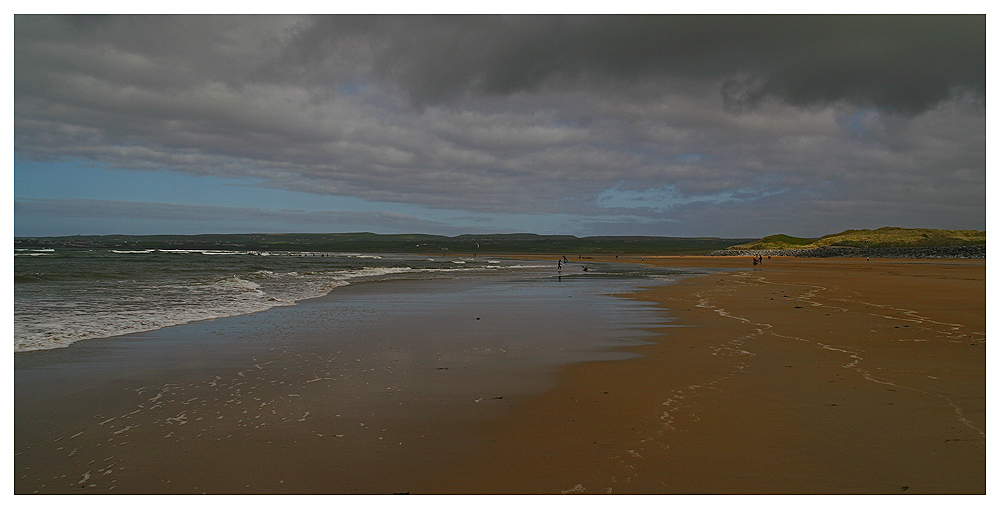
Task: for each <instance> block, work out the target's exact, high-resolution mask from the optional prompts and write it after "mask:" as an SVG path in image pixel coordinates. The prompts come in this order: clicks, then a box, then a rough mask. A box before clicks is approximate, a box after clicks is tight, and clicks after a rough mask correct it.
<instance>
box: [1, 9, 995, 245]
mask: <svg viewBox="0 0 1000 509" xmlns="http://www.w3.org/2000/svg"><path fill="white" fill-rule="evenodd" d="M985 87H986V18H985V16H918V17H899V16H889V17H878V16H859V17H849V16H830V15H827V16H812V17H788V16H734V17H733V16H625V17H619V16H317V17H309V16H111V17H58V16H15V18H14V211H15V212H14V234H15V235H18V236H31V235H71V234H111V233H133V234H153V233H212V232H220V233H227V232H348V231H371V232H377V233H406V232H412V233H436V234H444V235H456V234H460V233H491V232H534V233H543V234H548V233H559V234H573V235H579V236H583V235H667V236H719V237H759V236H764V235H770V234H774V233H787V234H791V235H798V236H820V235H824V234H828V233H835V232H839V231H842V230H845V229H848V228H878V227H881V226H904V227H930V228H947V229H966V228H972V229H985V228H986V132H985V131H986V106H985V105H986V91H985Z"/></svg>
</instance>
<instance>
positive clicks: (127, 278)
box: [14, 248, 685, 352]
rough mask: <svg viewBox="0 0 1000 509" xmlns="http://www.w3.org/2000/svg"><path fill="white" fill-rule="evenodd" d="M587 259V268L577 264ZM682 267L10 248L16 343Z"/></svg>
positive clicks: (666, 274)
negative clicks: (507, 283) (450, 281)
mask: <svg viewBox="0 0 1000 509" xmlns="http://www.w3.org/2000/svg"><path fill="white" fill-rule="evenodd" d="M584 266H587V268H588V270H587V271H586V272H584V271H583V270H582V269H583V267H584ZM684 272H685V271H677V270H667V269H646V268H642V267H637V266H634V265H627V264H612V263H589V262H587V261H586V260H573V259H569V261H568V262H567V263H566V264H565V266H564V267H563V270H562V271H557V260H555V259H553V260H551V261H548V260H514V259H507V258H500V257H490V256H467V257H459V256H427V255H402V254H362V253H318V252H304V253H301V252H277V251H275V252H266V251H263V252H262V251H236V250H221V249H220V250H185V249H141V250H127V249H70V248H59V249H16V250H15V252H14V351H15V352H24V351H32V350H48V349H55V348H63V347H67V346H69V345H71V344H73V343H75V342H77V341H82V340H87V339H94V338H105V337H112V336H119V335H124V334H131V333H136V332H145V331H152V330H157V329H162V328H164V327H169V326H173V325H179V324H184V323H190V322H195V321H200V320H208V319H214V318H223V317H230V316H239V315H246V314H251V313H255V312H259V311H264V310H267V309H270V308H274V307H277V306H290V305H294V304H296V303H298V302H301V301H303V300H306V299H311V298H315V297H320V296H323V295H326V294H328V293H330V292H331V291H333V290H335V289H337V288H340V287H344V286H347V285H352V284H357V283H361V282H371V281H379V280H386V279H406V278H467V277H498V276H499V277H518V278H526V279H543V278H560V279H562V278H580V277H586V278H602V277H603V278H615V279H621V278H628V279H634V278H642V279H649V280H655V279H670V278H671V277H674V276H676V275H678V274H682V273H684Z"/></svg>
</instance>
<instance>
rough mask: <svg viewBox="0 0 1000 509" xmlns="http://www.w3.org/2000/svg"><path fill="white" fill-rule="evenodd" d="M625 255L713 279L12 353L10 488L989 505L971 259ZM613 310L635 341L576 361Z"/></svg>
mask: <svg viewBox="0 0 1000 509" xmlns="http://www.w3.org/2000/svg"><path fill="white" fill-rule="evenodd" d="M551 258H552V259H555V257H551ZM613 259H614V258H613V257H611V258H607V260H609V261H613ZM595 261H600V260H595ZM620 261H623V262H624V261H633V262H636V263H644V264H654V265H659V266H674V267H697V266H703V267H712V268H728V269H732V270H728V271H724V272H718V273H713V274H710V275H700V276H684V277H678V278H677V279H676V280H675V281H674V282H673V283H672V284H665V285H655V286H650V287H649V288H647V289H638V290H636V291H634V292H631V291H628V292H620V291H619V292H616V289H618V290H620V288H618V287H609V288H608V289H607V293H622V295H620V296H619V297H617V298H615V299H613V300H616V301H621V302H622V303H626V302H628V303H632V304H629V305H628V306H632V307H629V308H628V309H627V310H628V313H625V312H623V311H621V310H617V308H615V307H614V306H613V305H608V304H606V303H603V301H600V300H599V299H597V300H593V301H588V302H589V304H588V305H586V306H580V305H575V304H576V303H574V305H573V306H566V305H565V303H566V302H569V301H570V300H571V299H570V298H569V294H549V293H545V294H538V295H534V294H524V295H522V294H518V295H519V296H518V298H517V299H513V300H511V302H513V303H514V304H511V305H510V306H508V307H503V308H502V309H498V308H497V307H496V306H486V305H485V304H487V303H490V302H495V299H493V298H491V296H490V295H485V294H480V293H476V290H475V287H473V286H466V287H462V289H460V290H455V289H454V288H453V287H449V288H447V289H445V288H443V287H440V286H438V287H435V283H434V282H421V283H419V284H422V285H424V286H423V287H417V286H412V285H411V286H405V285H396V286H395V287H393V288H394V289H393V290H392V293H390V294H389V295H388V296H387V294H386V293H385V288H386V287H385V286H382V287H378V288H376V287H377V286H378V285H370V286H366V285H357V287H351V289H350V290H349V291H347V292H341V293H340V294H338V295H347V293H351V299H347V298H346V297H343V298H342V300H340V301H338V300H337V299H336V298H333V297H331V298H324V299H316V300H315V301H314V302H311V303H308V304H302V305H299V306H293V307H291V308H276V309H274V310H270V311H268V312H264V313H257V314H255V315H248V316H243V317H236V318H232V319H225V320H218V321H210V322H203V323H199V324H189V325H185V326H179V327H173V328H168V329H163V330H162V331H158V332H157V333H151V334H138V335H133V336H130V337H125V339H123V338H109V339H107V340H91V341H86V342H82V343H80V344H79V347H80V348H85V349H86V354H87V355H85V356H83V357H82V358H81V357H80V356H79V355H77V356H75V357H74V358H73V360H72V361H70V360H69V354H68V353H66V352H63V353H60V352H28V355H24V354H18V356H17V357H16V358H15V458H14V460H15V469H14V473H15V483H14V484H15V493H18V494H26V493H34V492H38V493H84V492H87V493H315V494H353V493H362V494H364V493H375V494H391V493H412V494H448V493H469V494H479V493H483V494H493V493H498V494H516V493H525V494H559V493H580V494H606V493H611V494H628V493H644V494H685V493H695V494H707V493H719V494H752V493H774V494H785V493H788V494H931V493H936V494H967V493H968V494H976V493H985V492H986V435H985V431H986V422H985V417H986V412H985V410H986V336H985V334H986V318H985V316H986V305H985V298H986V290H985V288H986V286H985V284H986V283H985V279H986V269H985V261H984V260H968V261H967V260H871V261H866V260H864V259H797V258H787V259H786V258H774V259H767V260H764V263H763V265H762V266H760V267H753V266H752V265H751V263H750V260H749V259H748V258H700V257H664V258H651V257H644V258H642V259H639V257H634V258H633V257H624V256H622V257H621V260H620ZM559 291H563V290H562V289H560V290H559ZM338 292H340V290H338ZM366 292H367V293H366ZM331 295H333V294H331ZM553 295H557V296H560V297H561V298H562V300H557V299H555V298H554V297H553ZM424 296H437V297H431V298H424ZM573 298H578V299H579V298H581V296H580V295H579V294H573ZM352 299H353V300H352ZM347 303H350V305H348V304H347ZM415 303H423V304H420V305H419V306H418V305H417V304H415ZM338 305H340V306H341V307H340V308H337V306H338ZM421 306H422V307H421ZM477 306H479V307H477ZM293 308H297V309H294V313H295V315H294V316H295V318H294V320H295V321H294V322H293V323H292V325H293V328H292V329H289V323H290V322H289V321H288V320H289V318H288V317H287V316H285V315H282V313H288V312H290V311H289V310H292V309H293ZM657 309H660V310H662V312H661V313H657V312H656V310H657ZM331 310H336V312H332V311H331ZM598 310H610V311H608V313H609V314H608V316H609V317H610V318H607V319H606V320H604V321H588V320H591V319H596V318H595V317H594V316H592V315H599V314H600V313H598V312H597V311H598ZM449 313H451V314H449ZM616 313H624V314H616ZM553 315H555V316H561V317H563V318H562V322H560V323H561V324H562V325H564V326H560V327H558V328H556V327H551V320H552V318H551V317H552V316H553ZM618 316H630V317H632V318H630V320H631V322H629V323H627V324H624V326H627V327H625V328H623V329H621V330H620V331H619V332H617V333H621V334H625V330H626V329H627V328H629V327H633V328H634V327H642V328H643V329H644V331H645V334H644V335H640V336H636V337H641V338H642V341H643V342H644V343H642V344H640V343H637V342H635V341H633V342H631V343H629V344H615V343H614V342H613V341H609V342H606V343H605V344H603V346H604V347H607V348H611V347H613V350H614V352H617V353H612V354H603V356H602V355H599V354H595V353H594V352H595V350H593V349H592V348H586V349H576V350H574V346H573V345H574V338H575V337H579V336H581V335H583V334H584V333H585V332H586V331H585V330H584V329H586V328H587V327H590V328H593V327H595V325H594V324H597V325H601V326H602V327H603V326H604V325H602V324H607V323H609V322H614V321H615V320H616V319H617V318H615V317H618ZM655 316H661V318H665V319H661V320H659V321H657V320H656V319H654V317H655ZM666 318H669V319H666ZM546 323H549V324H550V325H549V326H543V325H541V324H546ZM574 323H576V324H578V325H579V327H581V328H582V329H573V327H572V324H574ZM611 325H613V323H612V324H611ZM517 327H522V328H521V329H517ZM497 330H505V331H508V332H510V334H508V335H507V336H508V337H518V338H520V337H534V336H532V335H533V334H541V333H544V334H545V335H546V336H548V337H552V343H551V344H552V345H553V346H552V347H551V348H550V350H549V351H547V352H539V351H537V350H538V348H539V346H538V343H536V342H527V341H526V342H519V341H516V340H510V339H507V340H504V342H503V343H497V341H498V339H497V338H496V337H495V336H494V335H491V334H492V333H491V332H489V331H497ZM602 330H604V329H602ZM555 331H561V332H558V333H557V332H555ZM608 331H610V332H608ZM605 332H607V333H608V334H610V336H609V337H613V336H614V334H616V332H615V331H614V330H613V328H611V329H607V330H606V331H605ZM629 334H632V333H631V332H629ZM332 335H336V337H337V338H339V339H338V340H337V341H336V342H331V341H329V338H330V337H333V336H332ZM233 338H238V339H239V340H240V342H239V344H240V345H241V346H240V348H239V349H237V350H234V349H233V347H232V345H233ZM372 338H379V340H378V341H372ZM414 338H437V339H436V340H435V341H434V343H433V346H428V347H420V346H415V345H418V344H420V342H419V341H414V340H413V339H414ZM447 338H472V340H474V341H473V343H470V344H475V345H476V346H475V350H473V349H472V348H468V347H466V346H463V345H460V344H457V343H456V342H455V341H451V342H449V341H448V340H447ZM195 344H196V345H197V347H196V348H195V347H194V345H195ZM154 345H155V347H156V348H155V349H154V348H151V346H154ZM76 346H77V345H74V347H76ZM487 348H488V349H489V352H486V351H485V350H486V349H487ZM501 351H502V354H501V353H500V352H501ZM529 354H530V355H529ZM539 358H542V359H545V362H541V363H538V362H535V361H531V360H530V359H539ZM81 359H82V360H81ZM375 388H377V390H375Z"/></svg>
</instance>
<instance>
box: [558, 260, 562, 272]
mask: <svg viewBox="0 0 1000 509" xmlns="http://www.w3.org/2000/svg"><path fill="white" fill-rule="evenodd" d="M559 270H562V260H559Z"/></svg>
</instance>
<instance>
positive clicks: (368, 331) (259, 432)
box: [14, 271, 662, 494]
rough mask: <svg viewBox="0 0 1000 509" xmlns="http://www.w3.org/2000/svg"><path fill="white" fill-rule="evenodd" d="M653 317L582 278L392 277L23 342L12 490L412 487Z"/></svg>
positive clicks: (385, 490)
mask: <svg viewBox="0 0 1000 509" xmlns="http://www.w3.org/2000/svg"><path fill="white" fill-rule="evenodd" d="M553 272H554V271H553ZM631 285H632V286H629V284H617V283H616V284H615V287H616V288H630V287H634V283H632V284H631ZM659 321H662V320H661V319H660V313H659V312H658V311H657V310H656V309H654V308H653V307H652V306H651V305H649V304H647V303H643V302H638V301H635V302H631V301H624V300H622V299H617V298H615V297H611V296H607V295H600V294H599V292H598V291H597V287H596V286H594V282H593V281H588V280H586V279H576V280H572V281H571V280H565V281H559V280H558V279H556V278H554V277H552V278H547V279H544V280H537V279H535V280H530V281H526V280H519V279H516V278H515V279H509V278H508V279H504V278H503V277H501V278H499V279H498V278H484V279H481V280H480V279H472V278H466V279H461V280H455V279H449V280H440V279H420V280H399V281H383V282H374V283H363V284H357V285H351V286H348V287H344V288H339V289H337V290H336V291H335V292H332V293H331V294H329V295H328V296H326V297H323V298H319V299H313V300H310V301H305V302H302V303H300V304H299V305H296V306H289V307H280V308H274V309H271V310H269V311H265V312H261V313H255V314H252V315H246V316H240V317H233V318H225V319H219V320H209V321H205V322H198V323H192V324H188V325H182V326H177V327H169V328H166V329H162V330H158V331H154V332H150V333H144V334H133V335H129V336H122V337H117V338H107V339H102V340H89V341H83V342H79V343H76V344H74V345H72V346H71V347H69V348H66V349H60V350H52V351H42V352H27V353H20V354H17V355H16V356H15V373H14V374H15V456H14V463H15V470H14V475H15V493H26V494H27V493H35V492H37V493H140V494H146V493H236V494H239V493H315V494H356V493H360V494H392V493H405V492H408V491H409V492H416V491H418V490H419V489H420V487H421V485H420V484H419V481H418V480H419V479H421V478H422V477H423V476H425V475H427V474H429V473H434V474H435V475H440V474H446V473H449V472H451V471H452V468H453V467H454V465H455V463H457V462H462V461H469V460H470V459H471V458H472V457H473V456H474V455H475V454H476V452H477V451H478V450H479V449H481V448H482V446H483V445H484V443H485V438H484V435H483V433H482V432H481V430H482V429H483V427H484V426H485V425H487V424H488V423H490V422H494V421H497V420H499V418H500V417H502V416H504V415H506V414H507V413H508V412H509V411H510V409H511V408H512V407H514V406H516V405H517V404H518V403H519V401H521V400H523V399H524V398H525V397H526V396H528V395H533V394H539V393H542V392H544V391H546V390H549V389H551V388H552V386H553V383H554V380H555V379H554V373H555V372H556V371H557V370H558V369H559V368H560V367H561V366H565V365H566V364H568V363H571V362H582V361H588V360H596V359H622V358H626V357H630V356H632V355H633V354H628V353H622V352H617V351H612V350H611V348H612V347H617V346H621V345H624V344H636V343H637V342H639V341H642V340H644V338H649V337H651V336H652V335H651V334H650V333H648V332H646V331H644V330H643V329H642V328H641V327H642V326H646V325H650V324H655V323H657V322H659Z"/></svg>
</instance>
